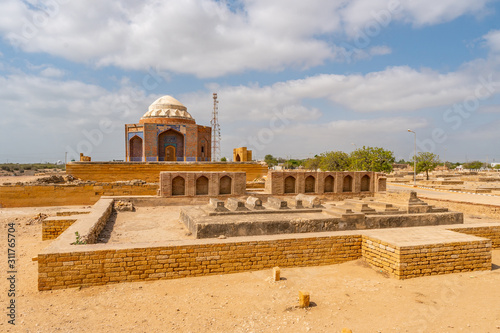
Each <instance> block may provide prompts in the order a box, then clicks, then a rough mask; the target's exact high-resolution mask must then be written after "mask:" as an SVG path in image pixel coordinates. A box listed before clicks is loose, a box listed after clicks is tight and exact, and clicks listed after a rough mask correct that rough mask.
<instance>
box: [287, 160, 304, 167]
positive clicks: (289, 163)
mask: <svg viewBox="0 0 500 333" xmlns="http://www.w3.org/2000/svg"><path fill="white" fill-rule="evenodd" d="M303 164H304V161H302V160H295V159H293V158H291V159H289V160H287V161H285V167H286V168H287V169H297V168H298V167H299V166H301V165H303Z"/></svg>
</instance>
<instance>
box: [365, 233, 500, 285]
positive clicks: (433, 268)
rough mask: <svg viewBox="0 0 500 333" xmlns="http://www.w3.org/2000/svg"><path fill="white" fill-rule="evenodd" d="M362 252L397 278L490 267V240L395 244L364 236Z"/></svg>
mask: <svg viewBox="0 0 500 333" xmlns="http://www.w3.org/2000/svg"><path fill="white" fill-rule="evenodd" d="M362 255H363V258H365V260H366V261H367V262H368V263H370V264H371V265H373V266H375V267H379V268H381V269H382V270H383V271H385V272H387V273H389V274H391V275H393V276H395V277H396V278H398V279H409V278H414V277H420V276H428V275H438V274H448V273H458V272H469V271H478V270H491V240H489V239H488V240H487V239H484V240H477V241H470V242H454V243H438V244H429V245H418V246H404V247H400V246H394V245H391V244H388V243H386V242H384V241H381V240H379V239H376V238H373V237H369V236H365V235H363V246H362Z"/></svg>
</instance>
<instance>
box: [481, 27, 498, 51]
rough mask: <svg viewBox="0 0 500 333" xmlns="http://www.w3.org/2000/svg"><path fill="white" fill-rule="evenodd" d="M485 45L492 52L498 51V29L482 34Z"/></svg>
mask: <svg viewBox="0 0 500 333" xmlns="http://www.w3.org/2000/svg"><path fill="white" fill-rule="evenodd" d="M483 39H484V40H485V41H486V45H487V46H488V47H489V48H490V50H491V51H493V52H500V30H492V31H490V32H488V33H487V34H486V35H484V36H483Z"/></svg>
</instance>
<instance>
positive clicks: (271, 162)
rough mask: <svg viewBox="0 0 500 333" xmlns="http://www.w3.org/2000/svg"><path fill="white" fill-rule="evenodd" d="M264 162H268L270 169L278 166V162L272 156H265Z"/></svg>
mask: <svg viewBox="0 0 500 333" xmlns="http://www.w3.org/2000/svg"><path fill="white" fill-rule="evenodd" d="M264 162H266V163H267V165H268V166H269V167H273V166H275V165H277V164H278V160H277V159H276V158H274V156H273V155H271V154H268V155H266V156H264Z"/></svg>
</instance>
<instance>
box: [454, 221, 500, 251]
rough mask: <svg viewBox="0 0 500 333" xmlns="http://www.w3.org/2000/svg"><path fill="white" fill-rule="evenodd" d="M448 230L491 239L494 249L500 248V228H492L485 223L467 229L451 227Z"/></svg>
mask: <svg viewBox="0 0 500 333" xmlns="http://www.w3.org/2000/svg"><path fill="white" fill-rule="evenodd" d="M448 230H451V231H455V232H460V233H463V234H468V235H474V236H477V237H483V238H487V239H490V240H491V246H492V247H493V248H500V226H492V225H488V224H486V223H484V224H481V225H471V226H470V227H467V228H463V227H449V228H448Z"/></svg>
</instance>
